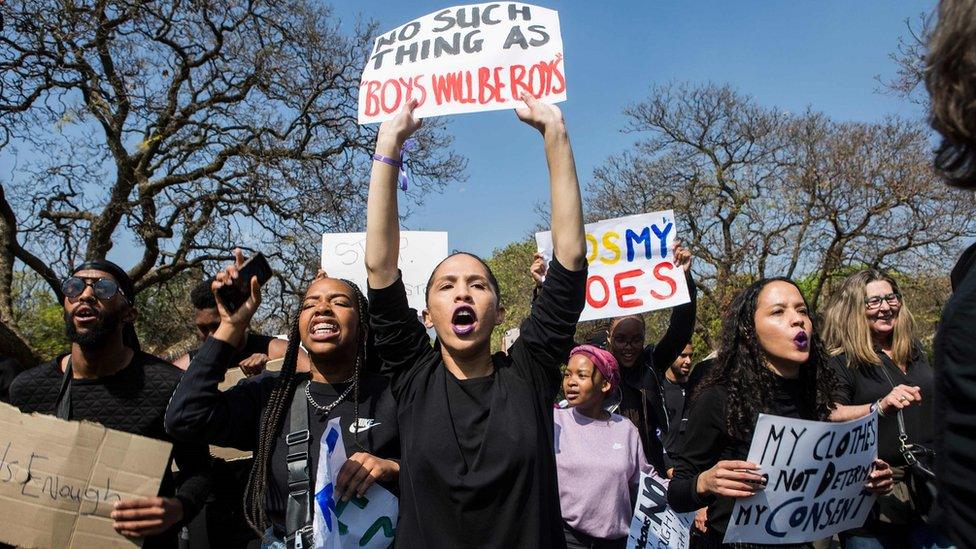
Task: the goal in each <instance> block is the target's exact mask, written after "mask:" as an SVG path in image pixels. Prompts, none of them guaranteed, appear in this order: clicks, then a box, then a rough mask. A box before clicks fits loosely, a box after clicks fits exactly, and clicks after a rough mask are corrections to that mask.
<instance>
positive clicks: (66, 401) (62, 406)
mask: <svg viewBox="0 0 976 549" xmlns="http://www.w3.org/2000/svg"><path fill="white" fill-rule="evenodd" d="M71 375H72V374H71V355H68V363H67V364H66V365H65V366H64V375H63V376H62V377H61V388H60V389H59V390H58V399H57V400H55V401H54V415H55V416H57V417H58V418H59V419H71Z"/></svg>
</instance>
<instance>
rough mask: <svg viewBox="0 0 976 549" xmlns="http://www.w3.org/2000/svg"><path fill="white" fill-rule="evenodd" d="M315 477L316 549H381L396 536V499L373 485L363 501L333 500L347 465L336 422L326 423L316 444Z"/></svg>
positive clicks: (337, 422) (389, 543) (335, 420)
mask: <svg viewBox="0 0 976 549" xmlns="http://www.w3.org/2000/svg"><path fill="white" fill-rule="evenodd" d="M319 444H320V445H321V446H320V448H319V463H318V467H317V468H316V473H315V515H314V522H313V525H312V528H313V534H314V539H315V548H316V549H344V548H349V549H352V548H354V547H355V548H359V547H365V548H366V549H384V548H386V547H389V546H390V545H392V544H393V537H394V535H395V533H396V525H397V511H398V510H399V504H398V500H397V497H396V496H394V495H393V494H392V493H390V491H389V490H387V489H386V488H383V487H382V486H380V485H379V484H373V485H372V486H370V487H369V489H368V490H366V493H365V494H363V497H361V498H360V497H356V496H353V497H352V498H350V500H349V501H341V500H338V498H336V497H335V482H336V477H337V476H338V475H339V470H340V469H341V468H342V464H343V463H345V462H346V447H345V444H343V442H342V431H341V427H340V426H339V418H334V419H331V420H329V424H328V426H327V427H326V428H325V432H324V433H322V440H321V441H320V443H319Z"/></svg>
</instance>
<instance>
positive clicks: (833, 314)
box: [821, 269, 916, 368]
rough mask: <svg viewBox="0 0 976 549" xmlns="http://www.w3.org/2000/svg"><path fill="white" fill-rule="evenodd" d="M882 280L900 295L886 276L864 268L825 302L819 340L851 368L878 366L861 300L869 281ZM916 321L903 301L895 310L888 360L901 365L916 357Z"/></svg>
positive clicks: (895, 284)
mask: <svg viewBox="0 0 976 549" xmlns="http://www.w3.org/2000/svg"><path fill="white" fill-rule="evenodd" d="M877 281H883V282H887V283H888V284H890V285H891V290H892V291H893V292H895V293H898V294H900V293H901V292H900V291H899V289H898V283H897V282H895V280H894V279H893V278H891V277H890V276H888V275H886V274H885V273H883V272H881V271H878V270H875V269H866V270H863V271H860V272H857V273H855V274H853V275H851V276H849V277H847V279H845V280H844V282H843V283H841V285H840V287H839V288H838V289H837V290H835V291H834V292H833V293H832V294H831V296H830V299H829V300H828V301H827V307H826V310H825V311H824V322H823V333H822V335H821V337H822V338H823V342H824V344H825V345H826V347H827V351H828V352H829V353H830V354H832V355H839V354H841V353H844V354H846V355H847V363H848V365H849V366H851V367H852V368H856V367H858V366H867V365H874V366H881V357H879V356H878V353H877V351H876V350H875V347H874V340H873V339H872V338H871V327H870V325H869V324H868V319H867V315H866V314H865V303H864V298H865V297H867V291H866V287H867V285H868V284H869V283H871V282H877ZM915 339H916V338H915V318H914V317H913V316H912V312H911V311H910V310H909V308H908V305H906V304H905V301H904V299H902V301H901V303H900V307H899V310H898V322H896V323H895V329H894V333H893V334H892V337H891V359H892V360H893V361H894V362H895V364H898V365H899V366H900V365H904V364H908V362H909V361H910V360H911V359H912V358H914V357H915V353H916V350H915Z"/></svg>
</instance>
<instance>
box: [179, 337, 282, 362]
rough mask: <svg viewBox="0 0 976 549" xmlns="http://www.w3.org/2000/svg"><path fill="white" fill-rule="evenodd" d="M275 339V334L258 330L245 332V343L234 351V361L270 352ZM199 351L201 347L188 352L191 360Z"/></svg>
mask: <svg viewBox="0 0 976 549" xmlns="http://www.w3.org/2000/svg"><path fill="white" fill-rule="evenodd" d="M275 339H276V338H275V337H274V336H269V335H264V334H259V333H257V332H247V333H246V334H244V345H242V346H241V348H240V350H238V351H236V352H235V353H234V358H233V363H234V364H236V363H238V362H240V361H242V360H244V359H246V358H250V357H251V355H254V354H262V355H266V354H268V347H269V346H270V345H271V342H272V341H274V340H275ZM199 352H200V348H199V347H198V348H196V349H193V350H191V351H190V352H189V353H187V354H189V355H190V360H193V357H195V356H196V355H197V353H199Z"/></svg>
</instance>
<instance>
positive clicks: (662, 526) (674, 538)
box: [627, 473, 695, 549]
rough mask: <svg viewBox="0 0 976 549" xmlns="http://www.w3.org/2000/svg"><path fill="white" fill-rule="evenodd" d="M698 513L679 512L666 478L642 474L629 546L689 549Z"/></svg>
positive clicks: (628, 548) (635, 547)
mask: <svg viewBox="0 0 976 549" xmlns="http://www.w3.org/2000/svg"><path fill="white" fill-rule="evenodd" d="M694 520H695V513H675V512H674V511H672V510H671V509H670V508H669V507H668V486H667V484H666V481H664V480H663V479H659V478H657V477H655V476H653V475H649V474H647V473H642V474H641V478H640V484H639V485H638V492H637V503H636V504H635V505H634V518H632V519H631V521H630V533H629V534H628V535H627V549H646V548H648V547H653V548H655V549H658V548H664V547H668V548H669V549H688V544H689V543H691V525H692V523H693V522H694Z"/></svg>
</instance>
